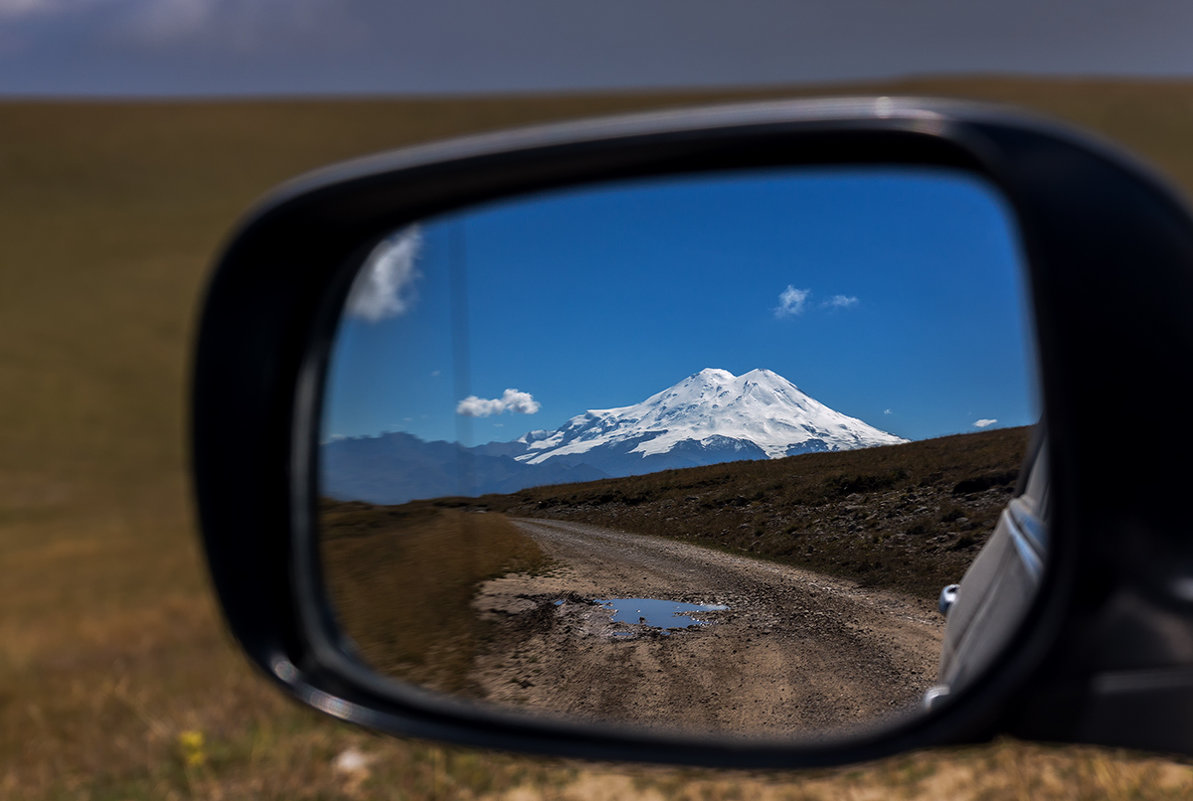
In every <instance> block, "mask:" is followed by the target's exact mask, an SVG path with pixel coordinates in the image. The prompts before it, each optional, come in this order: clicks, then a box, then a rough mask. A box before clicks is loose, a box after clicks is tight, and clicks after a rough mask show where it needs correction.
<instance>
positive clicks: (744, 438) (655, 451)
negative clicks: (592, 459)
mask: <svg viewBox="0 0 1193 801" xmlns="http://www.w3.org/2000/svg"><path fill="white" fill-rule="evenodd" d="M523 441H525V442H526V444H527V452H526V453H525V454H523V455H522V456H519V457H517V458H518V460H519V461H523V462H525V463H528V464H541V463H543V462H545V461H547V460H550V459H556V458H560V457H567V458H568V459H569V460H571V461H575V462H578V461H580V460H583V458H584V456H583V454H587V453H589V452H592V451H595V450H600V451H602V452H604V451H608V450H609V449H614V450H618V451H619V452H624V455H625V456H626V457H629V458H630V459H631V460H632V459H638V460H642V459H648V458H650V457H658V456H661V455H663V454H669V453H674V452H676V451H677V449H678V450H680V451H684V452H685V453H688V452H692V451H699V450H700V449H704V450H717V451H718V453H721V452H725V451H726V449H727V448H732V450H733V453H736V454H738V455H737V456H736V457H733V456H730V457H726V458H761V457H764V456H765V457H770V458H778V457H781V456H789V455H792V454H795V453H805V452H809V451H836V450H850V449H853V448H864V447H869V446H872V445H891V444H895V443H899V442H905V441H906V440H904V439H902V438H901V437H897V436H895V435H893V434H889V433H887V432H885V431H881V430H879V429H877V428H874V427H873V426H870V425H868V424H866V423H864V422H862V421H861V420H858V419H857V418H854V417H849V416H847V415H844V414H841V413H840V412H837V411H835V410H833V409H830V408H829V407H827V406H825V405H824V404H822V403H820V402H819V401H816V400H815V399H813V398H811V397H809V396H808V395H806V394H804V393H803V392H801V391H800V390H799V388H798V387H796V386H795V384H793V383H791V382H790V381H788V380H787V379H786V378H784V377H783V376H781V375H779V374H778V373H776V372H774V371H773V370H767V369H763V368H755V369H753V370H750V371H749V372H747V373H744V374H743V375H740V376H735V375H734V374H733V373H731V372H730V371H728V370H723V369H720V368H714V367H706V368H704V369H703V370H700V371H699V372H696V373H693V374H692V375H690V376H688V377H687V378H685V379H684V380H682V381H680V382H679V383H677V384H675V385H673V386H671V387H668V388H667V389H665V390H663V391H662V392H658V393H656V394H654V395H651V396H650V397H649V398H647V399H646V400H644V401H642V402H641V403H636V404H634V405H632V406H623V407H618V408H613V409H594V410H589V411H587V412H585V413H584V414H581V415H577V416H575V417H573V418H572V419H570V420H568V421H567V422H566V423H565V424H564V425H563V426H561V427H560V428H559V429H557V430H556V431H554V432H549V433H547V435H546V436H536V437H533V438H532V437H529V436H528V437H525V438H523ZM726 458H721V459H718V461H725V460H726ZM703 463H705V464H708V463H711V462H710V461H706V462H703ZM656 469H661V468H656ZM638 472H648V471H646V470H640V471H638ZM627 474H628V473H627Z"/></svg>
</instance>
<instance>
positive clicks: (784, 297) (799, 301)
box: [775, 284, 812, 317]
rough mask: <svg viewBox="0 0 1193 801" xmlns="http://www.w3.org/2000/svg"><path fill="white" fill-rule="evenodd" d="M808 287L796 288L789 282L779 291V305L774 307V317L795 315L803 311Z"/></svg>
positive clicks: (810, 292)
mask: <svg viewBox="0 0 1193 801" xmlns="http://www.w3.org/2000/svg"><path fill="white" fill-rule="evenodd" d="M811 294H812V290H810V289H796V288H795V287H794V286H792V285H791V284H788V285H787V288H786V289H784V290H783V291H782V292H781V293H779V305H778V306H776V307H775V317H795V316H797V315H800V314H803V313H804V306H805V304H806V303H807V302H808V296H809V295H811Z"/></svg>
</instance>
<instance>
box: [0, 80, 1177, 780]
mask: <svg viewBox="0 0 1193 801" xmlns="http://www.w3.org/2000/svg"><path fill="white" fill-rule="evenodd" d="M854 91H879V92H883V93H900V92H907V93H917V94H931V95H941V94H943V95H953V96H963V97H975V98H987V99H993V100H1001V101H1008V102H1016V103H1019V104H1023V105H1027V106H1029V107H1034V108H1036V109H1038V110H1041V111H1044V112H1047V113H1050V114H1053V115H1055V116H1060V117H1062V118H1066V119H1069V120H1071V121H1073V122H1076V123H1078V124H1082V125H1086V126H1088V127H1091V128H1093V129H1095V130H1099V131H1101V132H1103V133H1104V134H1106V135H1108V136H1110V137H1112V138H1114V139H1117V140H1119V141H1121V142H1123V143H1125V144H1127V145H1128V146H1129V147H1131V148H1132V149H1134V150H1135V151H1137V152H1138V153H1140V154H1142V155H1143V156H1144V157H1146V158H1147V159H1149V160H1150V161H1152V162H1153V163H1155V164H1157V165H1159V166H1160V167H1161V168H1163V169H1164V170H1165V171H1166V172H1167V174H1168V175H1169V176H1170V177H1171V178H1172V179H1174V180H1175V181H1176V182H1177V183H1178V184H1180V185H1181V186H1182V187H1183V188H1184V191H1185V192H1186V194H1189V193H1190V192H1191V191H1193V152H1191V150H1190V148H1189V147H1188V143H1189V142H1193V84H1190V83H1166V84H1164V83H1153V84H1134V83H1109V82H1080V81H1047V82H1031V81H1021V80H1015V81H1012V80H951V81H945V80H941V81H932V82H919V83H904V84H887V85H881V86H869V87H841V88H838V89H834V92H854ZM790 94H792V93H783V92H778V91H771V92H768V93H760V94H757V95H755V96H766V95H771V96H782V95H790ZM736 96H737V97H741V96H742V94H740V93H739V94H737V95H736ZM729 97H730V95H728V94H725V93H722V94H720V95H714V94H687V95H676V94H671V95H668V96H655V95H648V94H637V95H624V96H588V97H571V98H562V97H561V98H554V97H520V98H509V99H478V100H459V99H456V100H443V101H436V100H419V101H381V100H378V101H327V102H314V101H311V102H235V103H233V102H228V103H171V104H167V103H156V104H133V103H126V104H115V103H48V102H47V103H33V102H22V103H0V415H2V416H0V564H2V565H3V584H2V586H3V590H4V600H3V612H2V614H0V797H3V798H8V799H22V798H30V799H32V798H39V799H41V798H47V799H48V798H95V799H107V798H112V799H116V798H242V797H258V798H329V797H340V796H345V797H365V798H474V797H486V798H508V799H537V798H559V799H570V798H595V799H600V798H660V797H678V798H707V799H730V798H792V799H797V798H841V797H846V798H854V799H864V798H938V797H940V798H944V797H948V798H953V799H969V798H974V799H977V798H991V797H998V798H1006V797H1009V798H1095V797H1096V798H1184V797H1188V796H1189V795H1190V794H1191V793H1193V771H1191V770H1190V769H1189V768H1187V767H1185V766H1183V765H1180V764H1177V763H1174V762H1172V761H1168V760H1164V759H1159V758H1152V757H1142V756H1138V755H1131V754H1123V753H1118V752H1110V751H1104V750H1099V749H1053V748H1045V747H1037V746H1024V745H1021V744H1015V743H1009V742H1002V743H996V744H993V745H990V746H987V747H981V748H973V749H965V750H951V751H942V752H935V753H927V754H915V755H907V756H903V757H899V758H896V759H892V760H887V761H885V762H882V763H878V764H873V765H864V766H860V767H855V768H850V769H844V770H837V771H822V772H816V773H807V774H798V775H770V776H744V775H738V774H702V773H697V772H693V771H682V770H662V769H644V768H623V767H617V766H594V765H583V764H576V763H560V762H552V761H545V760H535V759H529V758H521V757H509V756H503V755H496V754H490V753H484V752H476V751H466V750H459V749H449V748H440V747H437V746H431V745H425V744H420V743H408V742H402V741H397V740H386V739H381V738H377V737H373V736H371V735H368V734H366V733H363V732H360V731H357V730H354V729H351V728H349V727H347V726H343V725H340V724H337V723H334V722H332V721H330V720H326V719H323V718H321V717H319V716H317V715H316V714H314V713H311V712H307V711H305V710H302V709H299V708H298V707H296V706H294V705H292V704H290V703H289V702H286V701H285V700H284V699H282V698H280V697H279V696H278V695H277V694H276V693H275V692H274V691H273V690H272V689H271V688H270V687H268V686H267V685H266V684H265V682H264V681H262V680H261V679H259V678H258V677H257V676H256V675H254V674H253V673H252V672H251V671H250V670H249V669H248V667H247V665H246V664H245V663H244V661H243V660H242V659H241V657H240V656H239V655H238V654H237V653H236V652H235V650H234V648H233V646H232V644H231V643H230V642H229V640H228V638H227V637H226V635H225V634H224V633H223V631H222V628H221V624H220V621H219V620H218V615H217V612H216V610H215V609H214V606H213V603H212V600H211V598H210V594H209V590H208V587H207V584H206V578H205V576H204V575H203V571H202V567H201V562H200V555H199V551H198V546H197V542H196V540H195V535H194V530H193V524H192V510H191V509H190V507H189V499H188V494H187V488H186V479H185V467H184V464H185V450H186V449H185V445H184V419H185V412H184V410H185V400H186V365H187V361H188V349H189V346H190V338H191V334H192V325H193V321H194V317H195V312H196V304H197V303H198V298H199V295H200V292H201V287H202V281H203V277H204V274H205V271H206V269H207V267H208V264H209V262H210V259H211V257H212V254H213V253H214V252H215V251H216V250H217V249H218V246H219V244H220V241H221V239H222V237H223V236H224V233H225V231H226V230H227V229H228V228H229V227H230V226H231V225H232V224H233V222H234V221H235V219H236V217H237V215H238V214H239V213H240V212H241V211H242V210H243V209H244V208H245V207H246V206H247V205H248V204H249V203H250V202H251V201H252V200H253V199H254V198H255V197H256V196H258V195H259V194H260V193H261V192H263V191H264V190H265V189H267V188H268V187H269V186H271V185H272V184H274V183H276V182H278V181H280V180H283V179H285V178H287V177H289V176H291V175H292V174H294V173H296V172H298V171H301V170H305V169H308V168H312V167H315V166H318V165H321V164H324V163H326V162H329V161H332V160H335V159H340V158H345V157H349V156H353V155H358V154H361V153H367V152H370V151H375V150H379V149H384V148H388V147H395V146H401V145H406V144H410V143H413V142H419V141H425V140H428V139H433V138H436V137H440V136H446V135H452V134H457V133H462V132H466V131H473V130H480V129H492V128H499V127H503V126H508V125H515V124H521V123H528V122H536V121H543V120H549V119H560V118H565V117H574V116H578V115H582V114H595V113H605V112H612V111H617V110H629V109H635V108H650V107H657V106H661V105H680V104H688V103H695V102H705V101H709V100H716V99H727V98H729Z"/></svg>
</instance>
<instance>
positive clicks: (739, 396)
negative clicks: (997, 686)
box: [318, 167, 1043, 738]
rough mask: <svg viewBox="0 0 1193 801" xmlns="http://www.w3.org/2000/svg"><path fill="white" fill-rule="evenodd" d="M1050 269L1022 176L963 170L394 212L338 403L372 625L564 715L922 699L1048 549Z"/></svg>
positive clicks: (438, 672) (687, 186)
mask: <svg viewBox="0 0 1193 801" xmlns="http://www.w3.org/2000/svg"><path fill="white" fill-rule="evenodd" d="M1023 279H1024V269H1023V265H1022V257H1021V253H1020V249H1019V244H1018V240H1017V231H1016V228H1015V224H1014V221H1013V218H1012V215H1011V213H1010V211H1009V208H1008V207H1007V205H1006V203H1005V201H1004V200H1003V199H1002V197H1001V196H1000V195H999V194H998V193H997V192H996V191H995V190H994V189H992V188H991V187H990V186H988V185H986V184H984V183H982V182H981V181H980V180H978V179H976V178H974V177H972V176H969V175H966V174H964V173H960V172H957V171H952V170H947V169H943V168H914V169H913V168H907V167H851V168H799V169H795V168H787V169H775V170H753V171H743V172H731V173H715V174H701V175H690V176H680V177H665V178H657V179H653V180H640V181H634V182H621V183H610V184H600V185H590V186H585V187H580V188H576V189H571V190H568V191H559V192H551V193H542V194H535V195H529V196H522V197H518V198H514V199H511V200H506V201H503V202H500V203H493V204H489V205H484V206H479V207H474V208H470V209H467V210H465V211H462V212H459V213H455V214H451V215H447V216H443V217H440V218H435V219H428V220H425V221H423V222H420V223H419V224H417V225H411V226H407V227H403V228H401V229H399V230H395V231H393V232H392V234H391V235H389V236H387V237H385V238H384V239H382V240H381V241H379V242H377V243H376V244H375V247H372V248H371V249H370V250H369V251H368V253H367V256H365V257H363V258H362V263H361V266H360V268H359V272H358V274H357V276H356V279H355V282H354V284H353V286H352V288H351V291H350V293H349V295H348V297H347V300H346V302H345V305H344V309H343V312H342V315H341V319H340V323H339V328H338V331H337V335H336V340H335V342H334V346H333V349H332V353H331V359H330V364H329V367H328V372H327V376H326V382H325V390H324V398H323V417H322V423H321V425H322V429H321V443H320V447H319V457H318V458H319V476H320V479H319V480H320V484H321V487H320V516H321V520H320V534H319V536H320V542H319V552H320V561H321V563H322V570H323V572H324V576H323V578H324V582H325V586H326V587H327V592H328V595H329V599H330V602H331V605H332V607H333V608H334V612H335V615H336V617H337V619H338V622H339V624H340V625H341V626H342V628H343V632H344V635H345V637H344V639H345V642H346V646H345V647H346V648H348V649H349V650H350V651H351V652H352V655H353V656H354V657H355V658H357V659H358V660H360V661H361V662H363V663H364V664H366V665H368V666H369V667H370V668H371V669H373V670H375V671H376V672H378V673H379V674H382V675H384V676H387V677H389V678H391V679H393V680H395V681H401V682H405V683H409V684H413V685H416V686H418V687H421V688H424V689H428V690H432V691H435V692H438V693H443V694H447V695H450V696H452V697H455V698H458V699H463V700H466V701H468V702H470V703H476V704H483V705H487V706H491V707H497V708H501V709H505V710H521V711H525V712H527V713H533V714H536V715H549V716H554V717H557V718H568V719H579V720H600V721H606V722H613V723H622V724H636V725H641V726H643V727H650V728H652V729H664V730H677V731H683V732H689V733H690V732H720V733H734V734H741V735H747V736H766V737H797V738H806V737H816V736H820V735H824V734H837V733H841V732H846V731H850V730H856V729H857V728H858V727H866V726H873V725H875V724H878V723H883V722H889V721H890V720H892V719H894V718H898V717H900V716H906V715H910V714H918V713H919V711H920V710H922V709H924V708H925V702H924V699H925V696H926V695H928V696H929V697H931V698H935V699H936V700H937V701H939V700H940V699H941V698H944V697H947V691H948V689H949V688H950V687H951V688H952V689H956V686H957V685H958V683H960V682H962V681H963V680H964V677H965V676H967V675H972V674H973V672H974V671H976V670H977V669H980V667H981V666H982V665H983V664H985V663H986V660H989V659H990V658H992V656H993V655H994V654H996V653H997V652H998V648H999V646H1000V645H1001V643H1002V642H1003V639H1004V637H1005V632H1006V631H1007V630H1009V628H1010V627H1011V626H1012V625H1014V624H1015V623H1017V622H1018V620H1019V617H1020V615H1021V614H1022V610H1023V608H1024V606H1025V604H1026V601H1027V600H1030V598H1031V596H1032V591H1033V589H1034V586H1035V584H1034V581H1035V577H1036V576H1038V575H1039V566H1040V559H1041V558H1042V550H1039V551H1038V553H1037V557H1039V558H1037V559H1036V562H1035V563H1034V566H1032V567H1031V568H1030V569H1029V568H1028V567H1023V566H1022V565H1020V566H1017V564H1018V563H1019V562H1020V561H1022V562H1023V563H1024V565H1026V564H1027V560H1026V557H1024V556H1022V554H1024V553H1025V551H1024V550H1023V545H1022V542H1021V540H1022V537H1021V536H1019V535H1020V534H1021V533H1022V532H1021V531H1019V529H1024V530H1026V529H1031V524H1032V523H1033V520H1034V523H1035V528H1034V529H1031V531H1032V532H1034V536H1035V539H1034V540H1031V542H1035V544H1036V545H1040V543H1042V541H1043V539H1042V538H1043V534H1042V532H1043V526H1042V523H1040V522H1039V521H1040V520H1042V518H1043V512H1042V510H1041V508H1040V505H1039V504H1036V505H1032V504H1026V506H1025V507H1024V508H1025V509H1026V511H1025V512H1024V514H1025V515H1026V516H1025V517H1022V519H1021V520H1020V523H1021V525H1019V527H1018V528H1016V529H1015V531H1014V532H1010V533H1008V532H1006V531H1004V532H1003V534H1002V535H1000V537H999V540H1000V542H1002V544H1001V545H998V544H997V543H994V540H993V539H992V535H993V534H994V533H995V531H996V530H997V529H999V527H1000V525H1002V526H1003V527H1004V528H1005V527H1006V526H1007V523H1006V519H1007V518H1006V515H1004V510H1006V509H1007V508H1009V503H1010V502H1011V501H1012V498H1013V497H1014V496H1015V495H1016V482H1017V477H1018V472H1019V470H1020V466H1021V464H1022V463H1023V460H1024V456H1025V453H1026V451H1027V447H1028V442H1029V439H1030V434H1031V429H1030V426H1032V424H1034V423H1035V422H1036V421H1037V417H1038V411H1037V409H1038V404H1037V398H1036V390H1035V388H1034V374H1035V370H1034V366H1033V359H1034V355H1033V352H1032V345H1031V334H1030V318H1029V315H1028V314H1027V312H1026V305H1027V304H1026V293H1025V290H1024V286H1023ZM1020 505H1021V506H1024V504H1020ZM1033 516H1034V517H1033ZM1016 519H1019V518H1016ZM1000 520H1002V521H1003V523H1001V524H1000ZM1011 534H1016V536H1015V537H1012V536H1011ZM988 542H990V543H992V544H991V545H987V543H988ZM1029 544H1030V542H1029ZM1041 548H1042V546H1041ZM980 554H986V556H985V557H980V556H979V555H980ZM983 560H984V562H985V565H986V566H985V567H984V568H983V569H982V570H980V571H977V573H978V574H979V575H977V577H976V578H973V579H972V580H970V579H969V578H966V580H965V581H962V578H963V577H964V576H965V575H966V573H967V571H970V572H974V571H972V570H971V567H972V566H973V565H975V564H976V562H977V561H983ZM1016 571H1018V572H1016ZM1012 574H1013V577H1012ZM1008 577H1012V578H1008ZM958 582H960V583H961V584H962V588H961V589H960V590H959V591H954V590H952V589H950V591H949V592H946V593H945V594H944V596H942V593H941V590H942V588H943V587H945V586H946V585H952V584H956V583H958ZM1000 593H1001V594H1000ZM954 598H956V599H957V600H956V602H955V603H954V604H953V610H952V611H950V614H949V622H948V627H951V628H949V629H948V630H946V628H947V627H946V616H945V615H944V614H943V613H942V611H941V610H942V609H945V608H947V607H948V606H949V603H950V602H952V601H953V599H954ZM962 601H965V602H966V605H967V606H968V608H969V610H970V611H969V612H966V613H965V615H964V616H963V617H964V620H963V621H962V622H958V623H956V624H954V622H953V618H954V617H956V619H957V620H958V621H961V620H962V616H957V615H955V614H954V613H955V612H956V610H958V609H962V608H963V604H962ZM979 601H981V604H979V603H978V602H979ZM979 605H980V606H981V607H982V610H983V611H982V612H981V613H980V614H976V613H975V612H974V611H973V610H974V609H976V608H977V606H979ZM991 609H993V610H994V611H993V612H991V611H990V610H991ZM1000 610H1001V611H1000ZM968 640H972V641H973V642H969V643H968V644H967V641H968ZM942 654H943V655H945V656H944V658H943V659H942Z"/></svg>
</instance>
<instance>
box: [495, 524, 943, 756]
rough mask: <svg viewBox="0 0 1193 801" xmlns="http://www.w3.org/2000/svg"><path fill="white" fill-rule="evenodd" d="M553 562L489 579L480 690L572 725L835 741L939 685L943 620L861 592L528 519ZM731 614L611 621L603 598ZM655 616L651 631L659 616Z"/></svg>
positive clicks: (743, 562) (807, 576)
mask: <svg viewBox="0 0 1193 801" xmlns="http://www.w3.org/2000/svg"><path fill="white" fill-rule="evenodd" d="M515 522H516V524H517V525H518V526H519V527H520V528H521V529H522V530H523V531H525V532H526V533H527V534H529V535H530V536H532V537H533V538H534V539H535V540H536V541H537V542H538V543H539V545H540V547H541V548H542V549H543V550H544V551H545V552H546V553H547V554H548V555H549V556H550V557H551V558H552V559H554V560H555V563H556V565H557V567H556V568H555V569H553V570H552V571H550V572H549V573H548V574H546V575H538V576H527V575H521V574H517V575H509V576H504V577H502V578H498V579H493V580H491V581H489V582H486V583H485V585H484V586H483V587H482V590H481V592H480V593H479V594H478V596H477V598H476V600H475V602H474V604H475V606H476V609H477V612H478V613H479V614H480V615H481V616H482V618H484V619H486V620H488V621H490V622H491V624H492V627H491V628H492V632H493V634H492V636H491V637H490V638H489V639H488V642H487V644H486V646H485V648H484V649H483V651H482V653H481V655H480V657H479V658H478V659H477V660H476V662H475V666H474V669H473V673H472V676H471V684H472V686H473V687H474V688H475V691H476V692H477V693H478V694H479V695H481V696H483V697H485V698H487V699H488V700H490V701H496V702H499V703H501V704H503V705H508V706H516V707H520V708H527V709H535V710H543V711H551V712H558V713H563V714H566V715H568V716H571V717H579V718H587V719H601V720H607V721H615V722H629V721H632V722H635V723H639V724H644V725H649V726H657V727H664V728H681V729H688V730H697V731H707V730H710V729H713V730H719V731H733V732H738V733H742V734H785V735H810V736H815V735H817V734H821V733H830V732H841V731H842V730H844V729H848V728H851V727H854V726H857V725H859V724H867V723H872V722H875V721H877V720H880V719H886V718H889V717H891V716H892V715H898V714H901V713H904V712H906V711H907V710H908V709H909V708H914V706H915V705H916V704H918V703H919V699H920V697H921V696H922V694H923V691H924V690H925V689H926V688H927V687H928V686H929V685H930V684H931V683H932V681H933V678H934V677H935V672H936V663H937V659H938V657H939V654H940V640H941V635H942V632H943V626H944V620H943V618H942V617H940V616H939V615H938V614H937V613H936V611H935V609H934V608H932V606H931V604H928V603H925V602H923V601H919V600H917V599H913V598H909V597H907V596H902V595H897V594H894V593H890V592H882V591H872V590H866V589H862V588H859V587H858V586H857V585H856V584H853V583H852V582H849V581H845V580H842V579H835V578H830V577H825V576H821V575H817V574H814V573H809V572H805V571H800V570H797V569H794V568H790V567H785V566H782V565H778V564H775V563H773V562H763V561H759V560H756V559H750V558H747V557H742V556H736V555H732V554H727V553H723V552H720V551H714V550H710V549H707V548H701V547H697V546H694V545H690V544H687V543H683V542H680V541H676V540H668V539H662V538H655V537H647V536H642V535H637V534H626V533H623V532H618V531H612V530H609V529H604V528H598V527H596V526H589V525H584V524H580V523H570V522H563V521H555V520H531V519H519V520H516V521H515ZM614 598H654V599H663V600H667V601H677V602H688V603H696V604H716V605H723V606H726V607H728V608H727V609H724V610H721V611H707V612H699V613H694V614H692V615H690V616H688V617H686V618H685V617H683V616H681V617H677V618H674V621H675V622H674V623H673V624H671V625H674V626H683V625H685V624H689V623H691V621H692V620H693V619H694V618H698V619H700V620H703V621H706V623H705V624H704V625H690V626H688V627H687V628H675V629H665V628H661V627H659V626H652V625H649V624H648V623H646V622H638V620H640V619H643V618H642V617H638V618H637V619H635V617H634V615H635V614H636V612H631V617H630V620H629V622H614V620H613V616H614V612H613V610H612V609H610V608H609V607H607V606H605V605H602V604H599V603H596V601H597V600H608V599H614ZM651 622H657V621H655V620H652V621H651Z"/></svg>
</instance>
